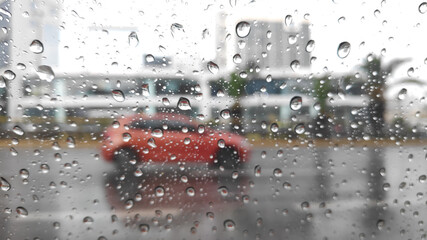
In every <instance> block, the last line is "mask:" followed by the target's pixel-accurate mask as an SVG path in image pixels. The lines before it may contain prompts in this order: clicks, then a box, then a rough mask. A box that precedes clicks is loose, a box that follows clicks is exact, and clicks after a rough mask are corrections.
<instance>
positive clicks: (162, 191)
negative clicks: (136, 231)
mask: <svg viewBox="0 0 427 240" xmlns="http://www.w3.org/2000/svg"><path fill="white" fill-rule="evenodd" d="M154 193H155V194H156V197H163V196H164V195H165V189H164V188H163V187H162V186H158V187H156V188H155V189H154Z"/></svg>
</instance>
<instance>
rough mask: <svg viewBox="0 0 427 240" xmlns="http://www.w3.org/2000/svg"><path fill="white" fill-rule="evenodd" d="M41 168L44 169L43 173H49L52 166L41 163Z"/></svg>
mask: <svg viewBox="0 0 427 240" xmlns="http://www.w3.org/2000/svg"><path fill="white" fill-rule="evenodd" d="M40 170H41V171H42V173H48V172H49V170H50V167H49V165H47V164H42V165H40Z"/></svg>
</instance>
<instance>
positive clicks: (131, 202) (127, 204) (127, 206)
mask: <svg viewBox="0 0 427 240" xmlns="http://www.w3.org/2000/svg"><path fill="white" fill-rule="evenodd" d="M133 204H134V203H133V200H132V199H129V200H127V201H126V202H125V209H131V208H132V207H133Z"/></svg>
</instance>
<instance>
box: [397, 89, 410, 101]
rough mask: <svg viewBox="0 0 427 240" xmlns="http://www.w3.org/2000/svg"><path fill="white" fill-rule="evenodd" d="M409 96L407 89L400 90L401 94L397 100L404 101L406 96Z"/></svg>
mask: <svg viewBox="0 0 427 240" xmlns="http://www.w3.org/2000/svg"><path fill="white" fill-rule="evenodd" d="M407 94H408V90H406V88H402V89H400V91H399V93H398V94H397V99H399V100H404V99H405V98H406V95H407Z"/></svg>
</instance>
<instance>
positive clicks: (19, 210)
mask: <svg viewBox="0 0 427 240" xmlns="http://www.w3.org/2000/svg"><path fill="white" fill-rule="evenodd" d="M16 213H17V214H18V215H19V216H21V217H26V216H28V211H27V209H25V208H23V207H17V208H16Z"/></svg>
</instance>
